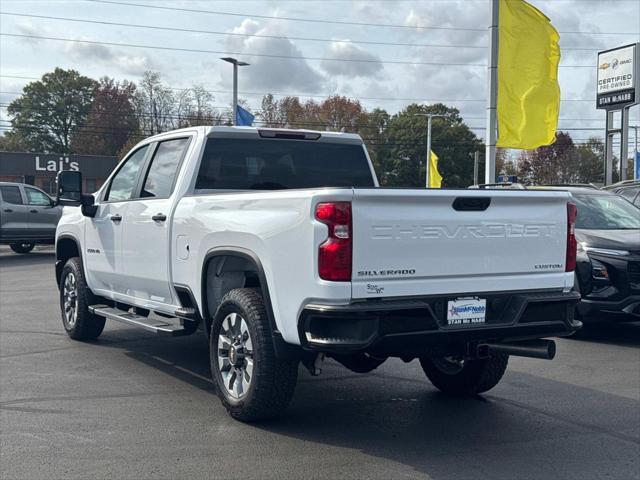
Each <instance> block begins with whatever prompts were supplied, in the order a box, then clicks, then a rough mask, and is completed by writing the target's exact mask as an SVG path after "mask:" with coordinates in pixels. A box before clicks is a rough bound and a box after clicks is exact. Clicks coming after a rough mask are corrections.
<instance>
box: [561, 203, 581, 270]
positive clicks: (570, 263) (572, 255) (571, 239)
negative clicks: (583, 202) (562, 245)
mask: <svg viewBox="0 0 640 480" xmlns="http://www.w3.org/2000/svg"><path fill="white" fill-rule="evenodd" d="M577 216H578V207H576V204H575V203H567V259H566V261H565V262H564V271H565V272H573V271H574V270H575V269H576V252H577V249H578V244H577V242H576V231H575V230H576V217H577Z"/></svg>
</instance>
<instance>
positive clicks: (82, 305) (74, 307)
mask: <svg viewBox="0 0 640 480" xmlns="http://www.w3.org/2000/svg"><path fill="white" fill-rule="evenodd" d="M94 300H95V299H94V295H93V293H92V292H91V290H89V287H88V286H87V282H86V280H85V278H84V271H83V269H82V262H81V261H80V259H79V258H78V257H74V258H70V259H69V260H67V263H66V264H65V265H64V268H63V269H62V275H61V277H60V311H61V312H62V324H63V325H64V329H65V330H66V331H67V334H68V335H69V336H70V337H71V338H73V339H74V340H93V339H94V338H97V337H99V336H100V334H101V333H102V330H103V329H104V323H105V319H104V318H103V317H99V316H97V315H94V314H92V313H91V312H90V311H89V305H92V304H94V303H96V302H95V301H94Z"/></svg>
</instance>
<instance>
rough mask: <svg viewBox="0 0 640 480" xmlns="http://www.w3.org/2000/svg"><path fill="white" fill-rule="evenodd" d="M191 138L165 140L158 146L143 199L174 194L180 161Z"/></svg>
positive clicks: (144, 188) (141, 193)
mask: <svg viewBox="0 0 640 480" xmlns="http://www.w3.org/2000/svg"><path fill="white" fill-rule="evenodd" d="M189 140H190V139H189V138H176V139H175V140H165V141H164V142H160V143H159V144H158V148H157V149H156V152H155V154H154V155H153V160H151V166H150V167H149V171H148V173H147V178H146V179H145V181H144V187H142V192H140V196H141V197H143V198H167V197H169V196H170V195H171V193H172V192H173V185H174V183H175V180H176V177H177V176H178V168H179V167H180V161H181V160H182V157H183V156H184V153H185V151H186V149H187V146H188V145H189Z"/></svg>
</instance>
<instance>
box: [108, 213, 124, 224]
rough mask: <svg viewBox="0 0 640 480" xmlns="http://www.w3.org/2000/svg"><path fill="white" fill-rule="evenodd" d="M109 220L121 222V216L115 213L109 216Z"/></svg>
mask: <svg viewBox="0 0 640 480" xmlns="http://www.w3.org/2000/svg"><path fill="white" fill-rule="evenodd" d="M109 220H111V221H112V222H119V221H121V220H122V216H121V215H118V214H117V213H116V214H115V215H111V217H109Z"/></svg>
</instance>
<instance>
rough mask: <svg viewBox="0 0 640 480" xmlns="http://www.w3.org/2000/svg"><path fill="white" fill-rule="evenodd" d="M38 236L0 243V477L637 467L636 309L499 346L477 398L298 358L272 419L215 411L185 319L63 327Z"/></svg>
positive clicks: (366, 474)
mask: <svg viewBox="0 0 640 480" xmlns="http://www.w3.org/2000/svg"><path fill="white" fill-rule="evenodd" d="M53 262H54V256H53V253H52V250H51V249H37V250H36V251H35V252H34V253H32V254H29V255H24V256H19V255H14V254H12V253H10V252H9V251H8V250H7V249H5V248H4V247H3V248H2V249H1V250H0V477H1V478H3V479H18V478H25V479H36V478H47V479H53V478H82V479H89V478H123V479H124V478H136V479H141V478H145V479H146V478H242V479H251V478H305V479H308V478H341V479H344V478H384V479H389V478H393V479H401V478H433V479H472V478H473V479H475V478H490V479H502V478H504V479H543V478H544V479H546V478H559V479H565V478H566V479H569V478H575V479H590V478H608V479H632V478H640V324H638V323H635V324H620V325H612V326H607V327H604V328H600V329H598V330H596V331H594V332H593V333H591V334H589V335H588V336H587V337H586V338H584V339H580V340H559V342H558V355H557V357H556V359H555V360H553V361H551V362H549V361H544V360H534V359H523V358H512V359H511V361H510V367H509V370H508V372H507V374H506V376H505V378H504V379H503V381H502V383H501V384H499V385H498V386H497V387H496V388H495V389H493V390H492V391H490V392H488V393H487V394H485V395H483V396H482V397H476V398H466V399H461V398H454V397H449V396H446V395H443V394H441V393H438V392H437V391H436V389H435V388H434V387H432V386H431V384H430V383H429V382H428V381H427V379H426V377H425V376H424V374H423V373H422V370H421V369H420V366H419V365H418V363H417V362H412V363H410V364H404V363H403V362H401V361H399V360H392V361H388V362H387V363H385V364H384V365H383V366H382V367H381V368H379V369H378V370H376V371H375V372H372V373H370V374H367V375H358V374H353V373H351V372H349V371H347V370H345V369H344V368H342V367H340V366H339V365H337V364H335V363H331V362H327V363H326V364H325V372H324V373H323V375H322V376H320V377H317V378H313V377H311V376H310V375H309V374H308V373H307V372H306V371H303V370H302V369H301V371H300V380H299V384H298V389H297V391H296V395H295V398H294V401H293V403H292V405H291V407H290V408H289V410H288V411H287V415H286V416H285V417H283V418H281V419H278V420H276V421H270V422H268V423H261V424H255V425H244V424H242V423H238V422H236V421H234V420H232V419H231V418H230V417H228V416H227V414H226V412H225V411H224V409H223V407H222V406H221V404H220V402H219V401H218V399H217V397H216V396H215V394H214V392H213V388H212V384H211V382H210V380H209V371H208V355H207V345H206V342H205V340H204V337H203V336H202V335H200V334H196V335H193V336H191V337H184V338H176V339H163V338H158V337H155V336H153V335H151V334H148V333H146V332H143V331H140V330H136V329H133V328H129V327H126V326H123V325H119V324H114V323H108V324H107V327H106V328H105V331H104V333H103V334H102V336H101V337H100V338H99V339H98V341H96V342H92V343H80V342H74V341H72V340H70V339H69V338H68V337H67V335H66V334H65V332H64V330H63V328H62V324H61V320H60V314H59V310H58V303H57V302H58V300H57V289H56V286H55V281H54V278H53Z"/></svg>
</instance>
